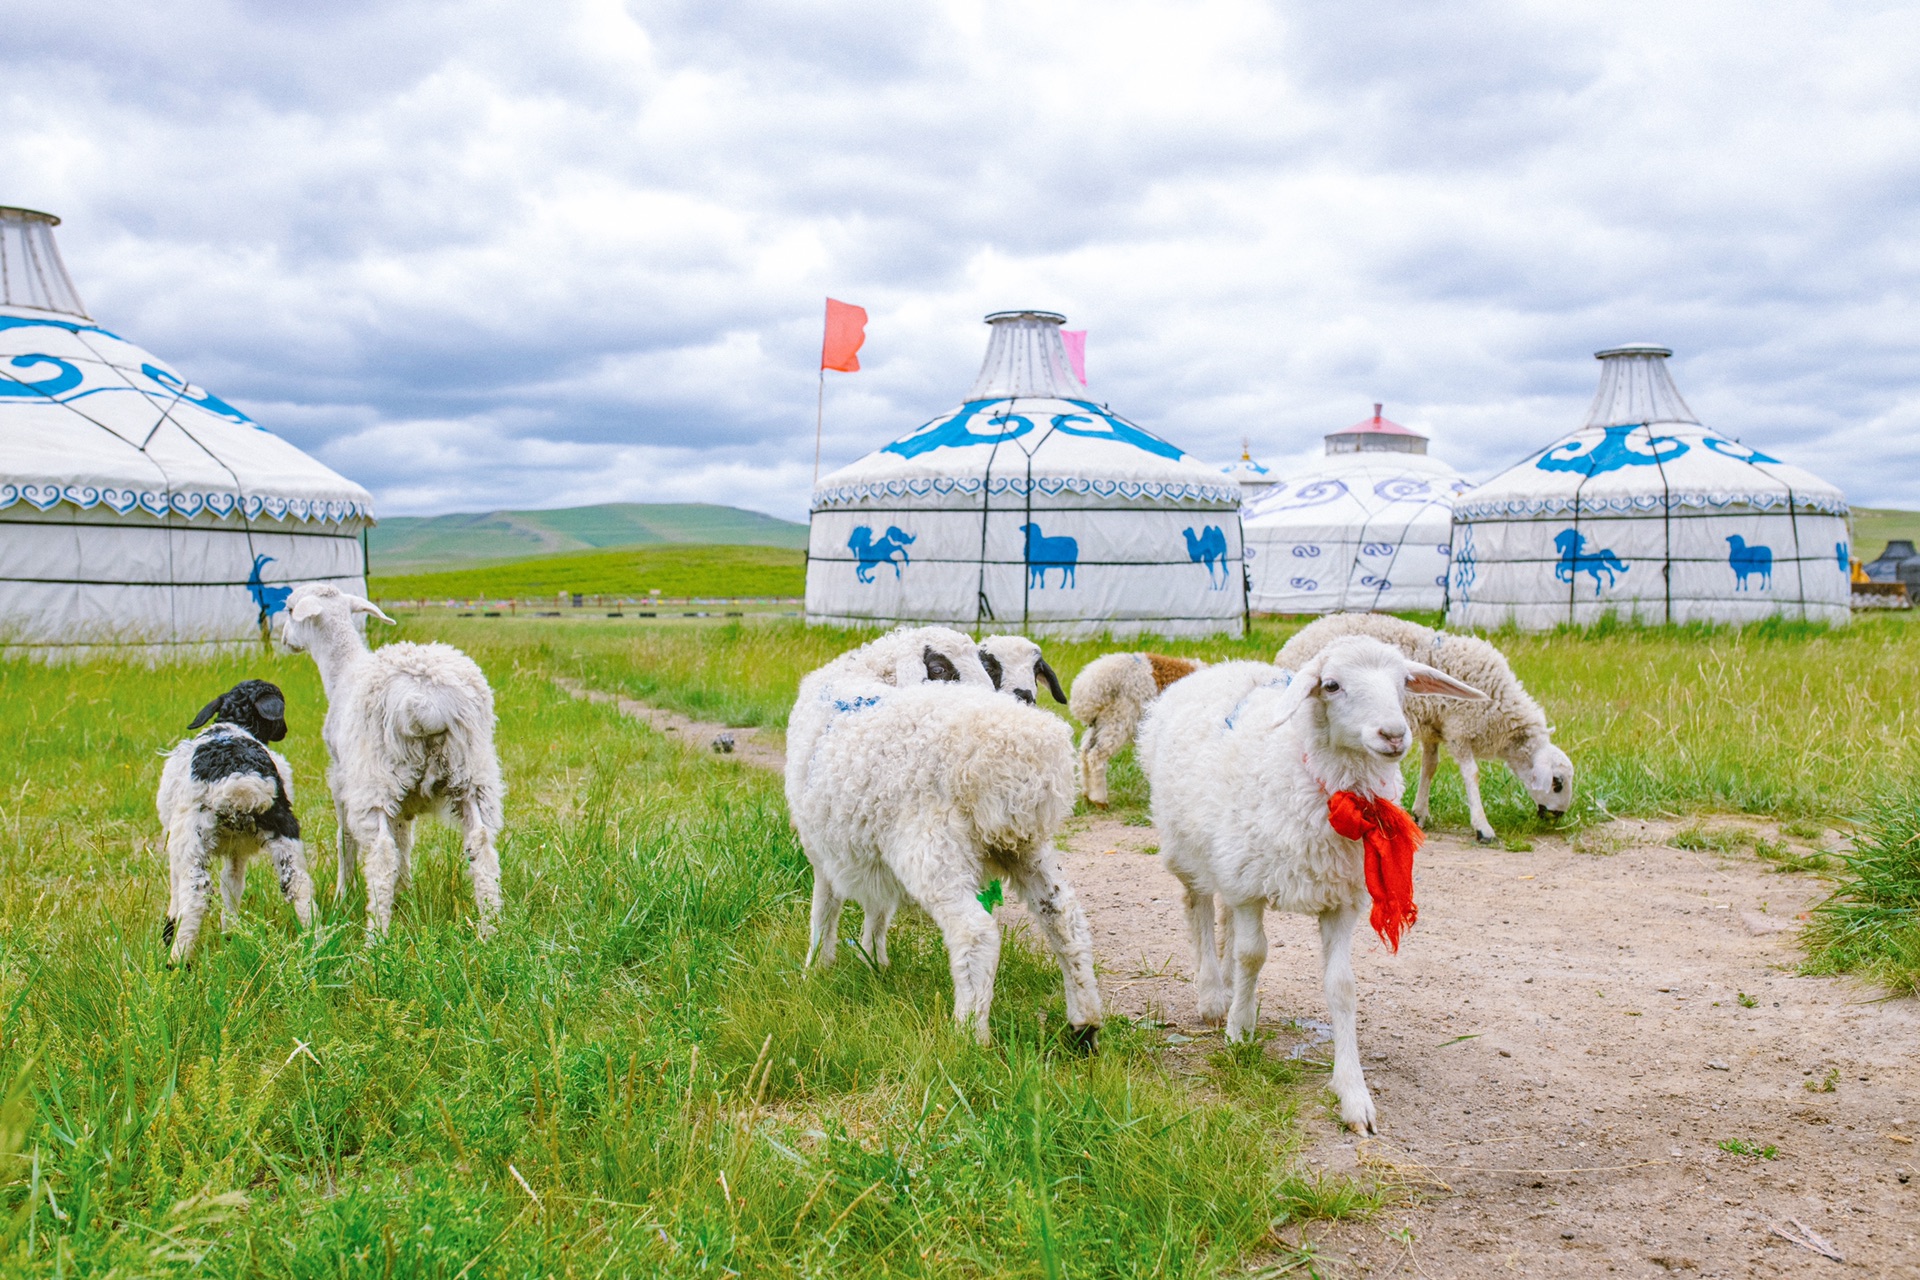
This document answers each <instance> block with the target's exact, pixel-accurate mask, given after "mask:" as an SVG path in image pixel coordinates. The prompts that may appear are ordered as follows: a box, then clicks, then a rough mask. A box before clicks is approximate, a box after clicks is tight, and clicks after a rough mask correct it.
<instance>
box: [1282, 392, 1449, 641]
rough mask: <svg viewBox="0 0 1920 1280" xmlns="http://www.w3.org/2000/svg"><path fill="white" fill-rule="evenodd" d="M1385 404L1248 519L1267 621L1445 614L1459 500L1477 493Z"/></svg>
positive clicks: (1292, 475)
mask: <svg viewBox="0 0 1920 1280" xmlns="http://www.w3.org/2000/svg"><path fill="white" fill-rule="evenodd" d="M1382 407H1383V406H1381V405H1378V404H1376V405H1374V406H1373V417H1371V418H1368V419H1363V420H1362V421H1360V422H1356V423H1354V424H1353V425H1352V426H1350V427H1347V428H1345V429H1343V430H1340V431H1335V432H1333V433H1331V434H1330V435H1328V436H1327V437H1326V457H1325V458H1324V459H1322V460H1321V461H1319V462H1316V463H1315V464H1313V465H1312V466H1309V467H1305V468H1301V469H1299V470H1290V471H1288V472H1286V473H1285V474H1284V475H1282V476H1281V477H1280V478H1279V479H1278V480H1277V482H1276V483H1274V484H1273V485H1272V486H1271V487H1269V488H1268V490H1267V491H1266V493H1265V494H1264V495H1263V496H1262V497H1260V498H1258V499H1256V500H1254V501H1253V502H1252V503H1250V504H1249V506H1248V508H1247V510H1246V513H1245V526H1246V538H1247V574H1248V578H1249V580H1250V582H1251V583H1252V586H1251V588H1250V589H1249V592H1248V597H1247V600H1248V604H1249V606H1250V607H1251V608H1253V609H1254V610H1255V611H1257V612H1260V613H1338V612H1344V611H1349V610H1372V611H1379V612H1393V611H1396V610H1397V611H1408V610H1437V609H1439V608H1440V607H1441V606H1442V605H1443V604H1444V603H1445V601H1446V586H1447V554H1448V540H1449V538H1450V536H1451V531H1452V526H1453V502H1454V499H1455V498H1456V497H1457V496H1458V495H1459V494H1461V493H1463V492H1465V491H1466V490H1467V489H1468V488H1469V485H1468V483H1467V481H1466V479H1465V478H1464V477H1462V476H1461V474H1460V473H1459V472H1458V471H1455V470H1454V469H1453V468H1452V467H1450V466H1448V465H1447V464H1446V463H1444V462H1442V461H1440V460H1439V459H1438V458H1433V457H1429V456H1428V455H1427V438H1426V437H1425V436H1423V435H1421V434H1420V433H1419V432H1417V431H1414V430H1411V429H1409V428H1407V427H1403V426H1401V425H1400V424H1399V423H1397V422H1393V421H1391V420H1389V419H1388V418H1386V417H1385V416H1384V415H1383V414H1382V412H1381V410H1382Z"/></svg>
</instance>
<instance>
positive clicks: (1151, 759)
mask: <svg viewBox="0 0 1920 1280" xmlns="http://www.w3.org/2000/svg"><path fill="white" fill-rule="evenodd" d="M1408 693H1427V694H1438V695H1442V696H1447V697H1455V698H1479V697H1481V696H1483V695H1481V694H1480V693H1479V692H1478V691H1477V690H1475V689H1472V688H1469V687H1468V686H1467V685H1464V684H1462V683H1461V682H1460V681H1458V680H1455V679H1454V678H1453V677H1452V676H1449V675H1447V674H1445V673H1444V672H1440V671H1436V670H1434V669H1433V668H1432V667H1429V666H1426V665H1424V664H1421V663H1418V662H1411V661H1409V660H1408V659H1407V658H1406V657H1404V656H1403V655H1402V654H1400V653H1399V652H1398V651H1397V650H1395V649H1393V648H1390V647H1389V646H1387V645H1384V644H1382V643H1380V642H1379V641H1377V640H1372V639H1368V638H1366V637H1360V636H1356V637H1352V638H1349V639H1345V640H1341V641H1338V642H1336V643H1334V644H1331V645H1329V646H1327V648H1326V649H1325V650H1324V651H1322V652H1321V653H1320V654H1319V655H1317V656H1316V657H1314V658H1313V659H1312V660H1310V661H1309V662H1307V663H1306V665H1305V666H1303V667H1302V668H1301V669H1300V670H1299V671H1298V672H1295V673H1293V674H1292V675H1291V676H1289V674H1288V673H1287V672H1285V671H1282V670H1280V669H1279V668H1277V667H1271V666H1268V665H1267V664H1265V663H1261V662H1229V663H1223V664H1222V665H1220V666H1217V667H1211V668H1209V669H1208V670H1206V671H1203V672H1199V673H1197V674H1195V675H1192V676H1189V677H1187V678H1186V679H1184V680H1182V681H1180V682H1179V683H1177V684H1175V685H1174V686H1173V687H1172V688H1170V689H1168V690H1167V691H1166V693H1164V694H1162V695H1161V697H1160V700H1159V701H1158V702H1157V703H1155V704H1154V707H1153V710H1152V711H1151V712H1149V713H1148V715H1147V720H1146V723H1145V724H1144V725H1143V726H1141V730H1140V758H1141V763H1142V766H1143V767H1144V768H1145V770H1146V773H1147V779H1148V781H1149V783H1150V784H1151V785H1152V788H1153V824H1154V826H1155V827H1156V828H1157V829H1158V830H1159V834H1160V852H1161V857H1162V859H1163V860H1164V861H1165V863H1166V866H1167V869H1168V870H1169V871H1171V872H1173V874H1174V875H1175V876H1176V877H1177V878H1178V879H1179V881H1180V883H1181V885H1182V886H1183V887H1184V888H1185V890H1186V912H1187V923H1188V927H1189V928H1190V930H1191V931H1192V936H1193V946H1194V953H1195V959H1196V966H1197V970H1198V973H1197V976H1196V979H1195V985H1196V990H1197V992H1198V995H1199V1012H1200V1017H1201V1018H1202V1019H1204V1020H1205V1021H1207V1022H1218V1021H1220V1020H1221V1018H1222V1017H1223V1016H1224V1017H1225V1019H1226V1024H1227V1038H1228V1039H1229V1040H1240V1039H1243V1038H1245V1037H1246V1036H1247V1035H1248V1033H1250V1032H1251V1031H1252V1030H1253V1027H1254V1024H1255V1021H1256V1019H1257V1018H1258V1015H1259V1010H1258V1007H1257V1006H1256V1004H1255V1002H1254V1001H1255V989H1256V986H1257V984H1258V982H1259V978H1260V969H1261V966H1262V965H1264V964H1265V963H1266V957H1267V934H1266V911H1267V909H1268V908H1269V907H1271V908H1272V909H1274V910H1276V911H1297V912H1301V913H1303V914H1306V915H1312V916H1317V917H1318V918H1319V921H1320V950H1321V965H1322V969H1323V978H1324V981H1325V984H1326V992H1327V1007H1328V1009H1329V1011H1330V1012H1331V1014H1332V1022H1333V1091H1334V1093H1335V1094H1337V1095H1338V1096H1339V1099H1340V1118H1341V1119H1342V1120H1343V1121H1345V1122H1346V1123H1347V1124H1348V1125H1350V1126H1352V1127H1354V1128H1356V1129H1364V1130H1367V1131H1368V1132H1372V1130H1373V1126H1374V1109H1373V1099H1372V1098H1371V1097H1370V1096H1369V1095H1368V1093H1367V1085H1366V1080H1365V1078H1364V1077H1363V1075H1362V1073H1361V1070H1360V1052H1359V1046H1358V1044H1357V1042H1356V1040H1355V1029H1354V1017H1355V1004H1354V1001H1355V993H1354V981H1353V963H1352V957H1351V951H1352V946H1353V926H1354V923H1355V922H1356V921H1357V920H1358V919H1359V916H1360V906H1361V903H1362V902H1364V901H1365V900H1366V898H1367V897H1368V895H1369V894H1371V896H1372V898H1373V900H1374V905H1373V910H1372V923H1373V927H1374V928H1375V929H1376V930H1378V931H1379V932H1380V934H1381V936H1382V938H1384V939H1385V940H1386V942H1387V944H1388V945H1389V946H1390V947H1393V948H1394V949H1396V950H1397V949H1398V947H1399V939H1400V934H1401V931H1402V930H1403V929H1405V928H1406V927H1407V926H1408V925H1411V924H1412V923H1413V921H1414V919H1415V917H1416V912H1415V910H1414V905H1413V852H1414V850H1415V849H1417V848H1418V847H1419V841H1420V830H1419V828H1418V827H1415V826H1414V825H1413V823H1412V820H1411V819H1409V818H1408V817H1407V815H1406V814H1405V813H1403V812H1402V811H1401V810H1400V808H1399V806H1397V805H1395V804H1394V803H1393V797H1395V796H1397V795H1399V794H1400V768H1399V764H1400V759H1401V757H1402V756H1404V755H1405V754H1406V751H1407V748H1408V746H1409V745H1411V743H1412V741H1413V734H1412V730H1411V728H1410V727H1409V726H1408V724H1407V719H1406V715H1405V713H1404V710H1403V702H1404V699H1405V695H1406V694H1408ZM1216 897H1218V898H1219V900H1220V907H1221V910H1220V940H1219V942H1218V944H1216V942H1215V940H1214V906H1215V903H1214V899H1215V898H1216ZM1229 962H1230V963H1231V968H1232V978H1231V990H1230V991H1229V980H1228V977H1227V974H1226V972H1225V970H1226V968H1227V965H1228V964H1229Z"/></svg>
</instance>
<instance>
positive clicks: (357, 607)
mask: <svg viewBox="0 0 1920 1280" xmlns="http://www.w3.org/2000/svg"><path fill="white" fill-rule="evenodd" d="M347 607H348V610H349V611H350V612H353V613H370V614H372V615H373V616H374V617H376V618H378V619H380V621H382V622H384V623H386V624H387V625H388V626H397V625H399V624H398V623H396V622H394V620H393V619H392V618H389V617H388V616H387V615H386V614H384V613H382V612H381V611H380V606H379V605H377V604H375V603H374V602H373V601H371V600H362V599H361V598H360V597H359V596H348V597H347Z"/></svg>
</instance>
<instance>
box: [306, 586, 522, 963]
mask: <svg viewBox="0 0 1920 1280" xmlns="http://www.w3.org/2000/svg"><path fill="white" fill-rule="evenodd" d="M362 613H365V614H371V615H373V616H374V617H376V618H379V619H380V620H381V621H383V622H392V621H393V619H392V618H389V617H387V615H386V614H384V613H382V612H381V611H380V609H379V606H377V605H375V604H373V603H371V602H370V601H367V600H362V599H361V598H360V597H358V596H352V595H347V594H345V593H344V592H342V591H340V589H339V588H337V587H331V586H327V585H325V584H315V583H309V584H307V585H305V586H301V587H297V588H295V589H294V593H293V596H292V597H291V598H290V599H289V600H288V602H287V623H286V630H285V631H284V632H283V633H282V638H281V642H282V643H283V644H285V645H286V647H287V648H289V649H291V650H293V651H294V652H296V653H301V652H307V653H311V654H312V655H313V660H314V664H315V665H316V666H318V667H319V668H320V680H321V683H322V684H324V685H325V686H326V690H327V721H326V726H325V729H324V730H323V736H324V737H325V739H326V743H327V754H328V756H329V757H330V758H331V762H332V763H331V765H330V766H329V768H328V769H327V782H328V785H329V786H331V787H332V789H333V803H334V808H335V810H336V811H337V812H338V814H339V817H340V850H339V868H338V876H337V878H336V881H335V893H336V895H337V896H341V897H344V896H345V895H346V892H347V885H348V881H349V880H350V879H351V877H352V875H353V865H354V860H355V857H356V854H357V853H358V851H359V850H361V849H364V850H366V878H367V936H368V938H369V939H374V940H377V939H379V938H381V937H383V936H385V934H386V932H387V928H388V926H389V925H390V924H391V923H392V920H393V895H394V891H395V889H396V887H397V886H398V885H399V884H400V883H401V882H403V881H405V880H406V879H407V878H408V875H409V872H410V867H409V865H408V863H409V858H410V856H411V854H412V850H413V820H414V818H416V817H418V816H419V815H420V814H422V813H428V812H435V813H438V814H439V815H440V816H441V818H442V819H443V820H446V821H449V822H452V823H454V824H456V825H458V826H459V827H460V828H461V831H462V834H463V841H464V844H465V847H466V854H467V872H468V874H469V875H470V876H472V878H473V900H474V904H475V906H476V907H477V908H478V909H479V914H480V920H479V932H480V936H481V937H483V938H484V937H487V936H488V935H490V934H491V933H492V932H493V924H494V920H495V919H496V918H497V917H498V916H499V914H500V901H501V900H500V855H499V853H498V852H497V851H496V849H495V847H494V843H495V840H496V839H497V838H498V836H499V833H500V823H501V811H500V806H501V800H502V799H503V797H504V796H505V794H506V787H505V785H504V784H503V783H502V782H501V780H500V760H499V757H498V756H497V755H495V753H494V748H493V726H494V718H493V690H492V689H491V688H490V687H488V685H487V678H486V676H485V675H483V674H482V673H481V671H480V668H479V667H478V666H476V665H475V664H474V662H473V659H471V658H469V657H467V655H466V654H464V653H461V652H460V651H459V650H458V649H455V648H453V647H452V646H450V645H444V644H408V643H400V644H390V645H387V646H385V647H384V648H381V649H378V650H370V649H368V648H367V642H366V641H365V640H364V639H363V638H362V637H361V635H360V632H359V630H358V629H357V628H356V627H355V626H354V622H353V619H354V615H356V614H362Z"/></svg>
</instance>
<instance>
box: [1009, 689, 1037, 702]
mask: <svg viewBox="0 0 1920 1280" xmlns="http://www.w3.org/2000/svg"><path fill="white" fill-rule="evenodd" d="M1013 696H1014V697H1016V698H1018V699H1020V701H1022V702H1024V703H1026V704H1027V705H1028V706H1032V705H1033V691H1032V690H1031V689H1015V690H1014V691H1013Z"/></svg>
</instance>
